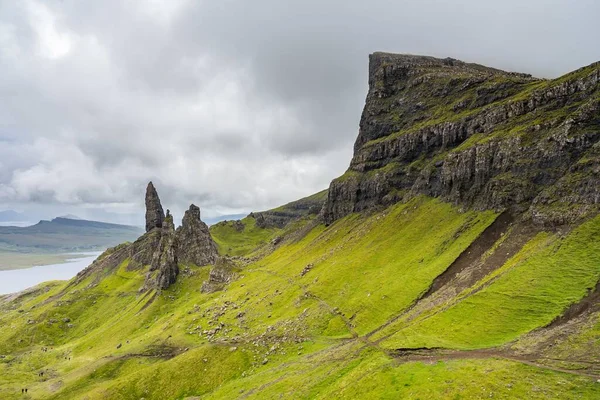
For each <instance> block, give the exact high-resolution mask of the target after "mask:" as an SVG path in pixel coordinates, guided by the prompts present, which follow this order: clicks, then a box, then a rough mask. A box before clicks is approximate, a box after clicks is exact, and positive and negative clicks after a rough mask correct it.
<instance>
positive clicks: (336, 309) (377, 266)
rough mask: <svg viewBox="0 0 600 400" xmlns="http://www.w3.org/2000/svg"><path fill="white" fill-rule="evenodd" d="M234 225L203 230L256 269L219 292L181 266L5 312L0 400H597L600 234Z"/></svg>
mask: <svg viewBox="0 0 600 400" xmlns="http://www.w3.org/2000/svg"><path fill="white" fill-rule="evenodd" d="M242 223H243V224H244V225H245V228H244V230H242V231H240V232H238V231H237V230H235V229H234V230H232V231H228V229H229V228H228V225H227V224H223V225H222V226H221V227H220V228H219V229H221V230H222V232H217V231H214V228H213V234H214V237H215V239H216V241H217V243H218V244H219V247H220V248H221V251H223V249H227V251H229V252H230V253H231V254H233V253H234V252H238V254H253V257H252V258H245V259H243V263H242V264H239V265H238V268H237V271H238V273H237V277H236V278H235V279H234V280H233V281H232V282H230V283H229V284H227V285H225V287H224V288H223V290H221V291H216V292H213V293H203V292H202V290H201V288H202V284H203V282H205V281H206V280H208V279H209V272H210V270H211V266H206V267H194V266H189V267H187V268H186V269H185V270H183V271H182V272H181V274H180V276H179V277H178V280H177V283H176V284H174V285H173V286H171V287H170V288H169V289H167V290H164V291H154V290H151V291H147V292H140V291H139V289H140V287H141V286H142V285H143V283H144V276H145V271H144V270H143V269H142V270H139V269H130V268H128V262H129V261H128V260H125V261H124V262H123V263H122V264H121V265H119V266H118V267H117V268H116V269H115V270H113V271H110V272H107V271H105V270H96V271H95V272H94V273H93V274H91V275H85V276H82V277H80V278H78V279H75V280H73V281H71V282H68V283H61V282H54V283H47V284H44V285H41V286H39V287H37V288H35V289H32V290H30V291H28V292H26V293H22V294H20V295H15V296H11V297H4V298H3V299H2V300H1V303H0V310H1V313H0V354H1V355H2V356H1V358H0V398H3V399H11V398H15V399H17V398H34V399H106V398H109V399H111V398H112V399H140V398H145V399H197V398H203V399H204V398H207V399H212V398H214V399H231V398H256V399H268V398H291V399H298V398H324V399H325V398H332V397H335V398H390V399H396V398H415V399H416V398H421V399H428V398H467V399H470V398H490V397H492V398H528V399H536V398H537V399H548V398H574V399H575V398H584V399H593V398H597V397H598V396H599V395H600V384H599V383H597V382H596V380H597V379H599V378H600V364H599V359H600V354H599V353H598V349H599V348H600V346H599V345H600V339H599V333H600V319H599V318H600V310H599V309H598V303H597V302H594V301H593V296H594V293H597V292H594V288H595V287H596V285H597V282H598V280H599V278H600V241H598V239H597V238H598V237H600V217H595V218H592V219H589V220H588V221H586V222H584V223H582V224H580V225H578V226H574V227H572V229H569V230H560V231H555V230H544V229H541V228H536V227H534V226H531V225H528V223H527V222H523V221H521V220H520V219H519V216H513V215H507V214H506V213H505V214H502V213H497V212H493V211H485V212H477V211H465V210H461V209H459V208H458V207H455V206H452V205H450V204H447V203H443V202H441V201H439V200H437V199H433V198H428V197H417V198H414V199H412V200H411V201H409V202H407V203H405V204H397V205H394V206H391V207H388V208H386V209H383V210H380V211H377V212H373V213H370V214H362V215H359V214H352V215H349V216H347V217H345V218H343V219H341V220H338V221H336V222H335V223H333V224H331V225H330V226H325V225H323V224H321V223H319V222H318V221H317V220H316V219H315V217H307V218H304V219H301V220H298V221H296V222H295V223H293V224H292V225H291V226H289V227H287V228H286V229H284V230H268V229H263V230H261V228H257V227H256V226H254V225H252V219H251V218H250V219H246V221H245V222H242ZM246 230H247V231H246ZM275 238H279V239H278V240H276V241H275V242H276V244H273V243H272V241H273V239H275ZM263 243H268V245H264V244H263ZM254 244H256V246H257V247H262V250H261V251H258V252H252V251H250V250H248V249H251V248H252V246H253V245H254ZM265 246H267V247H265ZM229 249H231V250H229ZM103 257H109V254H107V255H104V256H103ZM233 262H240V261H236V259H233ZM475 266H477V268H475ZM585 304H587V308H586V307H583V309H580V308H578V307H577V305H585ZM574 305H575V306H574ZM561 315H565V316H564V317H563V318H562V319H561ZM24 387H26V388H28V393H27V395H22V394H21V388H24Z"/></svg>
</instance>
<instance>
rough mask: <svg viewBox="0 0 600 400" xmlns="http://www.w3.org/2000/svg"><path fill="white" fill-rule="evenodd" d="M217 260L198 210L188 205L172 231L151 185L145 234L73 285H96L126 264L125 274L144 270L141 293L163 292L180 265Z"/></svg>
mask: <svg viewBox="0 0 600 400" xmlns="http://www.w3.org/2000/svg"><path fill="white" fill-rule="evenodd" d="M218 258H219V255H218V251H217V245H216V243H215V242H214V240H213V239H212V236H211V234H210V232H209V230H208V227H207V226H206V224H205V223H204V222H202V220H201V219H200V208H199V207H198V206H196V205H194V204H192V205H190V208H189V210H187V211H186V212H185V215H184V217H183V220H182V224H181V226H180V227H179V228H177V229H175V224H174V222H173V216H172V215H171V213H170V212H169V210H167V215H166V216H165V215H164V211H163V208H162V204H161V202H160V198H159V196H158V192H157V191H156V188H155V187H154V185H153V184H152V182H150V183H148V187H147V189H146V233H144V234H143V235H142V236H140V237H139V238H138V239H137V240H136V241H135V242H133V243H123V244H121V245H119V246H116V247H114V248H111V249H108V250H107V251H106V252H105V253H104V254H103V255H101V256H100V257H99V258H98V259H97V260H96V261H94V262H93V263H92V264H91V265H90V266H89V267H88V268H86V269H85V270H83V271H81V272H80V273H79V274H78V275H77V278H76V280H75V283H76V284H78V283H81V282H82V281H84V280H85V279H87V278H90V277H92V276H94V277H95V278H94V281H93V282H94V283H93V284H97V283H98V282H99V281H100V280H101V279H102V278H103V277H104V276H106V275H107V274H110V273H112V272H113V271H115V270H117V269H118V268H119V267H120V266H121V264H122V263H123V262H125V261H127V270H128V271H137V270H142V271H144V270H145V269H147V270H146V275H145V281H144V284H143V286H142V290H152V289H159V290H164V289H167V288H169V287H170V286H171V285H172V284H174V283H175V282H176V281H177V277H178V276H179V271H180V270H179V264H180V263H182V264H187V265H196V266H204V265H208V264H214V263H215V262H216V261H217V260H218Z"/></svg>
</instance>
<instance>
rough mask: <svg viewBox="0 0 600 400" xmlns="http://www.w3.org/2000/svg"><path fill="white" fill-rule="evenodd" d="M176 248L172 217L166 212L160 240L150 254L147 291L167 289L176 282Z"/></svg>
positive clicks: (177, 269)
mask: <svg viewBox="0 0 600 400" xmlns="http://www.w3.org/2000/svg"><path fill="white" fill-rule="evenodd" d="M177 248H178V246H177V235H176V234H175V225H174V224H173V216H172V215H171V214H170V213H169V210H167V215H166V217H165V220H164V221H163V225H162V227H161V232H160V240H159V242H158V246H156V248H155V249H154V253H153V254H152V262H151V264H150V270H149V271H148V275H147V276H146V287H147V288H148V289H152V288H156V289H167V288H168V287H169V286H171V285H172V284H174V283H175V282H176V281H177V275H179V266H178V257H177Z"/></svg>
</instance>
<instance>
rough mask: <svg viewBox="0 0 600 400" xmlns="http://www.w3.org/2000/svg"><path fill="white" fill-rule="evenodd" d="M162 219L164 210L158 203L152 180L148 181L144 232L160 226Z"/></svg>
mask: <svg viewBox="0 0 600 400" xmlns="http://www.w3.org/2000/svg"><path fill="white" fill-rule="evenodd" d="M164 220H165V212H164V211H163V208H162V205H161V204H160V199H159V198H158V193H157V192H156V189H155V188H154V185H153V184H152V182H149V183H148V186H147V187H146V232H150V231H151V230H152V229H154V228H160V227H162V224H163V221H164Z"/></svg>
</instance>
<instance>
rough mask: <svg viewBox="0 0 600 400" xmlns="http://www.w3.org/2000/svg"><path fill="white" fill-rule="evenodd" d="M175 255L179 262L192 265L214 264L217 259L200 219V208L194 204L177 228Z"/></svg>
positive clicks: (216, 252)
mask: <svg viewBox="0 0 600 400" xmlns="http://www.w3.org/2000/svg"><path fill="white" fill-rule="evenodd" d="M177 254H178V257H179V262H181V263H187V264H194V265H207V264H214V263H215V262H216V261H217V258H218V257H219V253H218V250H217V245H216V243H215V241H214V240H213V239H212V237H211V235H210V232H209V230H208V226H207V225H206V224H205V223H204V222H202V220H201V219H200V208H199V207H198V206H196V205H194V204H192V205H190V208H189V210H187V211H186V212H185V214H184V216H183V220H182V221H181V226H180V227H179V228H177Z"/></svg>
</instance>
